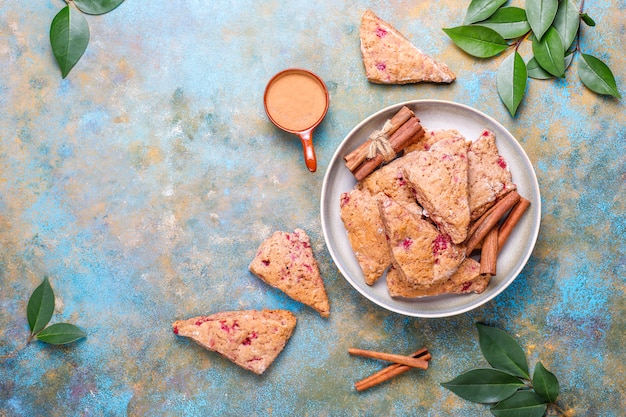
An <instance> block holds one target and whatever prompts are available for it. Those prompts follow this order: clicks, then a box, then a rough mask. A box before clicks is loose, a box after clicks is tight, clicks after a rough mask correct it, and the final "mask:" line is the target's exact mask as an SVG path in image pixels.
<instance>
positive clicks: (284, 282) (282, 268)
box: [249, 229, 330, 317]
mask: <svg viewBox="0 0 626 417" xmlns="http://www.w3.org/2000/svg"><path fill="white" fill-rule="evenodd" d="M249 269H250V272H252V273H253V274H254V275H256V276H257V277H259V278H260V279H261V280H263V281H264V282H265V283H267V284H268V285H271V286H272V287H274V288H278V289H279V290H281V291H283V292H284V293H285V294H287V295H288V296H289V297H291V298H293V299H294V300H296V301H299V302H301V303H303V304H306V305H308V306H310V307H312V308H313V309H315V310H316V311H317V312H318V313H319V314H320V315H321V316H322V317H328V316H329V315H330V305H329V302H328V296H327V294H326V289H325V287H324V281H323V279H322V277H321V275H320V272H319V267H318V265H317V261H316V260H315V258H314V256H313V250H312V249H311V242H310V240H309V236H308V235H307V233H306V232H305V231H304V230H302V229H295V230H294V231H293V233H287V232H282V231H277V232H274V233H273V234H272V235H271V236H270V237H268V238H267V239H265V241H263V243H261V246H260V247H259V249H258V250H257V253H256V256H255V257H254V259H253V260H252V262H251V263H250V266H249Z"/></svg>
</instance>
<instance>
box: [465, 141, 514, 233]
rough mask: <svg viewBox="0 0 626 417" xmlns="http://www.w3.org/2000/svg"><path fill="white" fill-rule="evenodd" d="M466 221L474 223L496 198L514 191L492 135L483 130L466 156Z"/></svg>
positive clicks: (505, 165)
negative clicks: (467, 163)
mask: <svg viewBox="0 0 626 417" xmlns="http://www.w3.org/2000/svg"><path fill="white" fill-rule="evenodd" d="M467 159H468V162H469V166H468V183H469V208H470V220H472V221H473V220H476V219H477V218H479V217H480V216H481V215H482V214H483V213H485V212H486V211H487V210H488V209H489V208H490V207H491V206H492V205H493V204H494V203H495V202H496V201H497V200H498V199H499V198H501V197H503V196H504V195H505V194H507V193H508V192H509V191H513V190H515V189H516V188H517V187H516V185H515V184H514V183H513V179H512V177H511V171H509V167H508V165H507V163H506V161H505V160H504V158H503V157H502V155H500V153H499V151H498V147H497V146H496V135H495V134H494V133H493V132H491V131H490V130H483V132H482V133H481V134H480V136H479V137H478V139H476V140H474V141H473V142H472V144H471V145H470V147H469V150H468V152H467Z"/></svg>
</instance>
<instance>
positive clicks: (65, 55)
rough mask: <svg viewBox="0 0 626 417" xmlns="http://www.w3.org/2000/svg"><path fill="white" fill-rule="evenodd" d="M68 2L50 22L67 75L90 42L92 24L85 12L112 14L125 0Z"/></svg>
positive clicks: (55, 47) (52, 41) (56, 54)
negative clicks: (88, 22) (90, 24)
mask: <svg viewBox="0 0 626 417" xmlns="http://www.w3.org/2000/svg"><path fill="white" fill-rule="evenodd" d="M64 1H65V3H66V6H65V7H64V8H63V9H61V11H59V12H58V13H57V15H56V16H54V19H52V24H51V25H50V44H51V45H52V52H53V53H54V57H55V58H56V60H57V63H58V64H59V67H60V68H61V75H62V76H63V78H65V77H67V75H68V74H69V73H70V71H71V70H72V68H74V65H76V63H77V62H78V61H79V60H80V58H81V57H82V56H83V54H84V53H85V50H86V49H87V45H88V44H89V25H88V24H87V19H85V16H84V14H89V15H101V14H105V13H108V12H110V11H111V10H113V9H115V8H116V7H117V6H119V5H120V4H122V2H123V1H124V0H64Z"/></svg>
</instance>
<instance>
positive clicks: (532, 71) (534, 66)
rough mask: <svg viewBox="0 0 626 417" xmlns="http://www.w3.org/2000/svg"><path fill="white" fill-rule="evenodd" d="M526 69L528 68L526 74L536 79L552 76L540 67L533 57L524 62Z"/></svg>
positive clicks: (545, 78)
mask: <svg viewBox="0 0 626 417" xmlns="http://www.w3.org/2000/svg"><path fill="white" fill-rule="evenodd" d="M526 69H527V70H528V76H529V77H530V78H534V79H536V80H547V79H549V78H552V77H553V75H552V74H550V73H549V72H548V71H546V70H544V69H543V68H541V65H539V63H538V62H537V60H536V59H535V57H532V58H531V59H530V60H529V61H528V62H527V63H526Z"/></svg>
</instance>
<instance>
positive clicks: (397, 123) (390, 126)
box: [343, 106, 424, 181]
mask: <svg viewBox="0 0 626 417" xmlns="http://www.w3.org/2000/svg"><path fill="white" fill-rule="evenodd" d="M423 136H424V128H423V127H422V125H421V124H420V121H419V119H418V118H417V117H415V113H413V111H412V110H411V109H409V108H408V107H407V106H402V108H400V110H399V111H398V112H397V113H396V114H395V115H394V116H393V117H392V118H391V119H389V120H387V121H386V122H385V124H384V126H383V127H382V128H381V130H377V131H375V132H373V133H372V134H371V135H370V136H369V137H368V140H366V141H365V142H364V143H362V144H361V145H360V146H359V147H358V148H357V149H355V150H354V151H352V152H350V153H349V154H347V155H346V156H344V158H343V159H344V161H345V162H346V167H347V168H348V169H349V170H350V172H352V174H353V175H354V178H356V180H357V181H361V180H362V179H363V178H365V177H367V176H368V175H369V174H371V173H372V172H373V171H375V170H376V169H378V168H379V167H380V166H382V165H384V164H386V163H388V162H390V161H392V160H393V159H395V158H396V157H397V156H398V155H399V154H400V153H401V152H402V151H403V150H404V148H406V147H407V146H408V145H410V144H412V143H414V142H416V141H417V140H419V139H420V138H422V137H423Z"/></svg>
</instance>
